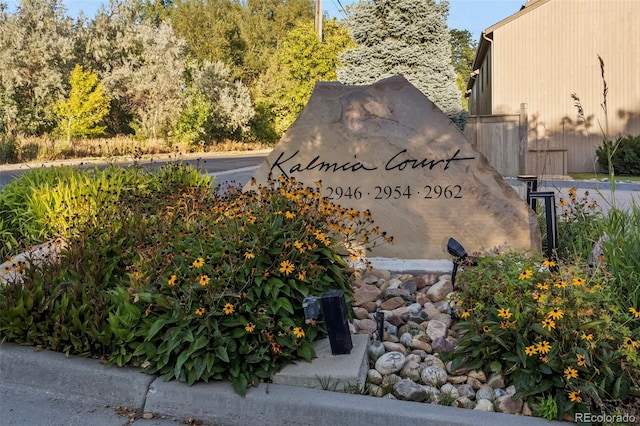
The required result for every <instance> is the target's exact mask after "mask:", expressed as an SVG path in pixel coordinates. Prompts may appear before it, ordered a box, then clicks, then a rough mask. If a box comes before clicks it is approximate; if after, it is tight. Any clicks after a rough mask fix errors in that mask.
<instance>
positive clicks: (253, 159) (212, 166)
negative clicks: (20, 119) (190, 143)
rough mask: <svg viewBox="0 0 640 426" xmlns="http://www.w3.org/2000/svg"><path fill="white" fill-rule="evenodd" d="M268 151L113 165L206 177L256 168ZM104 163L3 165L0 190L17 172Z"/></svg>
mask: <svg viewBox="0 0 640 426" xmlns="http://www.w3.org/2000/svg"><path fill="white" fill-rule="evenodd" d="M267 154H268V151H256V152H249V153H237V154H236V153H231V154H218V153H203V154H189V155H182V156H172V155H158V156H155V157H149V158H143V159H141V160H139V161H137V162H134V161H133V160H131V159H122V160H118V161H117V164H120V165H122V166H125V167H126V166H131V165H133V164H135V163H137V164H140V165H141V166H142V167H144V168H151V167H160V166H162V165H165V164H168V163H175V162H181V163H184V164H191V165H193V166H194V167H196V168H197V169H198V170H200V171H201V172H202V173H208V174H210V175H216V174H218V173H221V172H225V171H229V170H243V169H246V168H247V167H255V166H258V165H259V164H260V163H261V162H262V161H263V160H264V158H265V157H266V156H267ZM108 164H110V163H108V162H106V161H104V160H82V161H77V160H69V161H55V162H49V163H46V164H43V163H30V164H4V165H0V189H2V187H3V186H5V185H7V184H8V183H9V182H11V181H12V180H13V179H15V178H16V176H18V175H19V174H21V173H24V172H27V171H29V170H31V169H34V168H38V167H52V166H61V165H71V166H74V167H77V168H80V169H91V168H94V167H98V168H104V167H106V166H107V165H108Z"/></svg>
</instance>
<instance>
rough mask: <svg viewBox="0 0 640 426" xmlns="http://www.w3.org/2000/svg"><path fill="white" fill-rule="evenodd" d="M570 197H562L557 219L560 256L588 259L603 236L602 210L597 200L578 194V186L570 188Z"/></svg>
mask: <svg viewBox="0 0 640 426" xmlns="http://www.w3.org/2000/svg"><path fill="white" fill-rule="evenodd" d="M568 195H569V199H568V200H566V199H564V198H560V200H559V201H558V205H559V207H560V209H561V211H560V214H559V216H558V220H557V222H556V223H557V229H558V253H557V254H558V257H560V258H561V259H573V258H578V259H587V258H588V256H589V254H590V253H591V251H592V249H593V246H594V244H595V243H596V242H597V241H598V239H599V238H600V237H601V236H602V234H601V232H602V230H601V229H600V228H601V226H600V225H601V223H602V217H603V216H602V211H601V209H600V206H598V203H597V202H596V201H595V200H590V199H589V191H585V193H584V196H583V197H581V198H578V197H577V196H576V188H575V187H573V188H569V194H568Z"/></svg>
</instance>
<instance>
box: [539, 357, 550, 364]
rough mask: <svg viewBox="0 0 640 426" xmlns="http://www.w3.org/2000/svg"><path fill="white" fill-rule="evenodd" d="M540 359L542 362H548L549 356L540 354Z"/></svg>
mask: <svg viewBox="0 0 640 426" xmlns="http://www.w3.org/2000/svg"><path fill="white" fill-rule="evenodd" d="M540 361H542V362H544V363H545V364H546V363H547V362H549V357H548V356H546V355H542V356H541V357H540Z"/></svg>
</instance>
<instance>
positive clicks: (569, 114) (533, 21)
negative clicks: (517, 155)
mask: <svg viewBox="0 0 640 426" xmlns="http://www.w3.org/2000/svg"><path fill="white" fill-rule="evenodd" d="M527 5H528V6H527V7H525V9H523V10H521V11H520V12H518V13H516V14H514V15H512V16H511V17H509V18H507V19H505V20H503V21H501V22H499V23H497V24H496V25H494V26H492V27H490V28H488V29H487V30H486V31H485V32H486V34H485V35H486V37H487V39H481V40H480V45H479V49H478V54H477V56H476V64H474V68H475V67H478V69H479V71H480V72H479V74H478V76H477V77H476V78H475V79H473V78H472V80H470V82H469V85H468V87H469V88H470V90H471V92H470V96H471V99H470V102H469V104H470V113H471V114H472V115H486V114H518V112H519V108H520V105H521V104H522V103H526V104H527V105H528V120H529V131H528V138H527V139H528V144H529V149H530V150H532V152H536V153H539V152H540V147H546V149H548V151H549V153H553V152H555V153H558V152H563V153H566V155H564V159H562V160H558V159H559V158H560V157H558V155H556V154H553V155H551V154H545V155H544V158H553V161H552V162H550V163H545V166H544V170H545V172H546V173H548V174H561V173H566V172H587V171H593V170H594V164H595V149H596V147H598V146H599V145H600V144H601V141H602V133H601V131H600V125H601V126H602V127H603V128H605V127H606V125H607V124H608V134H609V136H610V137H611V138H615V137H617V136H619V135H624V134H640V71H639V70H640V37H638V35H637V23H638V22H640V4H639V2H637V1H636V0H535V1H530V2H529V3H527ZM598 55H600V56H601V57H602V59H603V60H604V66H605V79H606V81H607V85H608V94H607V105H608V112H609V113H608V120H606V119H605V115H604V112H603V110H602V108H601V106H600V105H601V103H602V101H603V97H602V91H603V83H602V79H601V74H600V64H599V62H598ZM485 73H487V80H485V79H484V77H485ZM480 79H482V80H481V81H480ZM479 83H480V84H479ZM572 93H575V94H577V95H578V96H579V98H580V100H581V102H582V106H583V109H584V112H585V116H586V117H587V127H586V128H585V124H584V123H583V122H581V121H580V120H579V119H578V114H577V109H576V108H575V106H574V101H573V99H572V98H571V94H572ZM533 150H535V151H533ZM540 155H541V154H535V155H533V156H531V155H530V156H528V160H527V166H526V167H527V171H526V172H527V173H537V172H538V171H539V170H540V167H538V166H535V169H537V170H531V168H534V164H535V162H532V161H530V160H531V159H532V158H534V157H535V156H538V157H540ZM540 158H542V157H540ZM538 164H540V161H538ZM549 169H553V170H549ZM562 169H565V170H562Z"/></svg>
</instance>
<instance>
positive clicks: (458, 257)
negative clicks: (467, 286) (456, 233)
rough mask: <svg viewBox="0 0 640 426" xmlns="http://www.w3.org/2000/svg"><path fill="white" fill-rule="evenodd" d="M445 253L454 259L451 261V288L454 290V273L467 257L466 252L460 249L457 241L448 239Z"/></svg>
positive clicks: (460, 246)
mask: <svg viewBox="0 0 640 426" xmlns="http://www.w3.org/2000/svg"><path fill="white" fill-rule="evenodd" d="M447 251H448V252H449V254H450V255H451V256H453V257H455V259H454V260H453V271H452V272H451V286H452V287H453V288H454V289H455V288H456V273H457V272H458V265H459V264H460V262H462V261H463V260H464V259H466V257H467V251H466V250H465V249H464V247H462V244H460V243H459V242H458V241H456V240H454V239H453V238H449V241H448V242H447Z"/></svg>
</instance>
